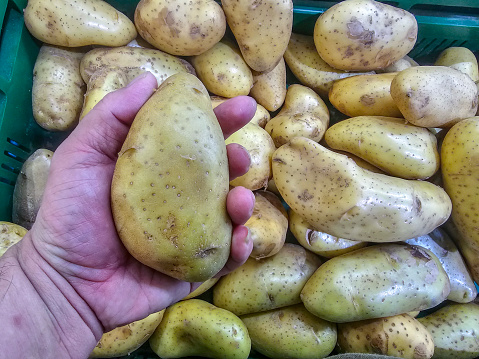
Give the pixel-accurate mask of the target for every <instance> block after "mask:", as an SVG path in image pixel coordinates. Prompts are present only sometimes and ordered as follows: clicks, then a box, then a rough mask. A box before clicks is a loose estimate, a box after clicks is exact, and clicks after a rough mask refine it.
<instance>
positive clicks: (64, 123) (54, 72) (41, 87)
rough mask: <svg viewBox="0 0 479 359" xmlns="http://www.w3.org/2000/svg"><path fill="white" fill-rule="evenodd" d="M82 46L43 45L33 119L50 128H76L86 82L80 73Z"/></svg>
mask: <svg viewBox="0 0 479 359" xmlns="http://www.w3.org/2000/svg"><path fill="white" fill-rule="evenodd" d="M84 54H85V50H83V49H69V48H61V47H57V46H50V45H43V46H42V47H41V48H40V52H39V54H38V57H37V59H36V61H35V67H34V68H33V85H32V109H33V118H34V119H35V121H36V122H37V123H38V124H39V125H40V126H41V127H43V128H44V129H46V130H49V131H66V130H70V129H72V128H73V127H75V126H76V125H77V123H78V119H79V117H80V112H81V109H82V105H83V95H84V94H85V91H86V85H85V82H84V81H83V79H82V77H81V75H80V61H81V59H82V57H83V55H84Z"/></svg>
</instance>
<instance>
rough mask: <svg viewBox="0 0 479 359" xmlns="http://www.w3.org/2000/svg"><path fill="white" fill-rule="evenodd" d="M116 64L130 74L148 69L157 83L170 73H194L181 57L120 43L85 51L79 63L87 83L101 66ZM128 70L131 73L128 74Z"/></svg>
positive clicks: (115, 66) (109, 66) (115, 65)
mask: <svg viewBox="0 0 479 359" xmlns="http://www.w3.org/2000/svg"><path fill="white" fill-rule="evenodd" d="M105 67H107V68H112V67H114V68H120V69H122V70H123V71H125V73H126V74H127V75H128V76H129V77H130V78H132V77H135V76H136V75H138V73H140V72H146V71H149V72H151V73H152V74H153V75H155V77H156V80H157V82H158V84H161V83H162V82H163V81H164V80H166V79H167V78H168V77H170V76H171V75H174V74H176V73H179V72H183V73H184V72H186V73H194V72H195V70H194V69H193V67H192V66H191V64H190V63H188V62H187V61H185V60H182V59H180V58H178V57H175V56H172V55H170V54H167V53H166V52H162V51H160V50H156V49H147V48H141V47H131V46H122V47H114V48H96V49H93V50H90V51H88V52H87V53H86V54H85V56H84V57H83V58H82V61H81V63H80V73H81V76H82V78H83V80H84V81H85V82H86V83H88V82H89V81H90V77H91V76H92V75H93V74H94V73H95V72H96V71H97V70H99V69H101V68H105ZM130 73H131V74H130Z"/></svg>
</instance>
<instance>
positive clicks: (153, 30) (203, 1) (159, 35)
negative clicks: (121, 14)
mask: <svg viewBox="0 0 479 359" xmlns="http://www.w3.org/2000/svg"><path fill="white" fill-rule="evenodd" d="M135 25H136V29H137V30H138V33H139V34H140V36H141V37H142V38H144V39H145V40H146V41H148V42H149V43H150V44H152V45H154V46H155V47H156V48H158V49H160V50H162V51H165V52H167V53H169V54H172V55H177V56H192V55H199V54H201V53H203V52H205V51H206V50H208V49H210V48H211V47H213V46H214V45H215V44H216V43H217V42H218V41H220V40H221V39H222V38H223V36H224V34H225V31H226V18H225V14H224V12H223V10H222V8H221V6H220V5H219V4H218V3H217V2H215V1H213V0H194V1H191V2H184V1H181V0H141V1H140V2H139V3H138V4H137V6H136V9H135Z"/></svg>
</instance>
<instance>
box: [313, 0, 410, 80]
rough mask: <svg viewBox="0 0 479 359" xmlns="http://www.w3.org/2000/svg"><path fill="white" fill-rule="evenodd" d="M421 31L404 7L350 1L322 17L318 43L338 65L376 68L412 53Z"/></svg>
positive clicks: (321, 52)
mask: <svg viewBox="0 0 479 359" xmlns="http://www.w3.org/2000/svg"><path fill="white" fill-rule="evenodd" d="M417 30H418V27H417V21H416V18H415V17H414V15H413V14H411V13H409V12H407V11H405V10H403V9H400V8H397V7H394V6H391V5H387V4H383V3H380V2H378V1H374V0H346V1H341V2H339V3H338V4H335V5H333V6H331V7H330V8H328V9H327V10H326V11H325V12H324V13H322V14H321V15H320V16H319V17H318V19H317V20H316V24H315V26H314V43H315V44H316V49H317V50H318V53H319V55H320V56H321V57H322V58H323V60H324V61H326V62H327V63H328V64H329V65H331V66H332V67H334V68H337V69H341V70H347V71H358V70H359V71H364V70H376V69H381V68H384V67H387V66H389V65H391V64H392V63H394V62H396V61H397V60H399V59H401V58H402V57H403V56H404V55H406V54H407V53H409V51H411V49H412V48H413V47H414V45H415V43H416V39H417Z"/></svg>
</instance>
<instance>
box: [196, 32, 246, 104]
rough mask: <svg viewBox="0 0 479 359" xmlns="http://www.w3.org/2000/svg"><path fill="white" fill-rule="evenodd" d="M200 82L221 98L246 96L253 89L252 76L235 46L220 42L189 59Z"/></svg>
mask: <svg viewBox="0 0 479 359" xmlns="http://www.w3.org/2000/svg"><path fill="white" fill-rule="evenodd" d="M190 61H191V64H192V65H193V67H194V68H195V70H196V73H197V75H198V77H199V78H200V80H201V81H202V82H203V84H204V85H205V87H206V88H207V89H208V91H210V92H212V93H213V94H215V95H218V96H223V97H228V98H231V97H235V96H241V95H248V94H249V92H250V90H251V87H253V74H252V72H251V69H250V68H249V67H248V65H247V64H246V62H245V61H244V59H243V57H242V56H241V52H240V51H239V49H238V47H237V46H236V44H234V43H233V42H231V41H229V40H226V39H224V40H222V41H221V42H218V43H217V44H216V45H214V46H213V47H212V48H211V49H209V50H207V51H205V52H203V53H202V54H200V55H197V56H193V57H191V58H190Z"/></svg>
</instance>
